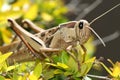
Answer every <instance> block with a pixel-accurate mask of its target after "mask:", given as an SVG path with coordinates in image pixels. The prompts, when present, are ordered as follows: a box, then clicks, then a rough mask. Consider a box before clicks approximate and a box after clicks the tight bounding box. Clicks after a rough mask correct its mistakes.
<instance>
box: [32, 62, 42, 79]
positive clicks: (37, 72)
mask: <svg viewBox="0 0 120 80" xmlns="http://www.w3.org/2000/svg"><path fill="white" fill-rule="evenodd" d="M41 73H42V64H41V63H38V64H37V65H36V67H35V69H34V71H33V74H34V76H35V77H36V78H37V79H38V78H39V77H40V75H41Z"/></svg>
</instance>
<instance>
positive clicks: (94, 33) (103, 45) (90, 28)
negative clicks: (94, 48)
mask: <svg viewBox="0 0 120 80" xmlns="http://www.w3.org/2000/svg"><path fill="white" fill-rule="evenodd" d="M86 27H87V28H89V29H90V30H91V31H92V32H93V33H94V34H95V35H96V36H97V37H98V39H99V40H100V41H101V43H102V44H103V46H104V47H105V46H106V45H105V43H104V41H103V40H102V38H101V37H100V36H99V35H98V34H97V33H96V32H95V31H94V30H93V29H92V28H91V27H88V26H86Z"/></svg>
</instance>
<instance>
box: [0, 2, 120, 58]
mask: <svg viewBox="0 0 120 80" xmlns="http://www.w3.org/2000/svg"><path fill="white" fill-rule="evenodd" d="M118 6H120V4H118V5H116V6H114V7H113V8H111V9H110V10H108V11H106V12H105V13H103V14H102V15H100V16H98V17H97V18H95V19H93V20H92V21H91V22H90V23H88V21H86V20H79V21H70V22H67V23H62V24H60V25H58V26H57V27H54V28H51V29H48V30H43V29H38V27H36V26H35V25H34V24H33V23H32V22H30V21H29V20H24V21H23V23H27V24H28V26H30V27H31V28H32V29H33V30H35V31H36V32H38V33H37V34H35V35H33V34H31V33H29V32H27V31H25V30H24V29H23V28H22V27H21V26H19V25H18V24H17V23H16V22H15V20H13V19H8V21H9V22H10V24H11V27H12V29H13V30H14V32H15V33H16V34H17V35H18V36H19V37H20V39H21V40H22V41H23V43H24V44H25V45H26V46H27V48H28V49H29V50H30V51H31V52H32V53H33V54H34V56H36V57H39V58H40V59H43V57H41V56H39V55H41V54H39V53H43V55H44V56H46V54H45V53H46V52H56V51H61V49H65V50H71V48H72V47H74V46H76V45H77V44H80V45H81V47H82V49H83V51H84V53H86V49H85V47H84V45H83V44H84V43H86V42H87V40H88V39H89V37H90V35H91V32H93V33H94V34H95V35H96V36H97V37H98V38H99V39H100V41H101V42H102V44H103V45H104V46H105V43H104V42H103V40H102V39H101V38H100V37H99V36H98V34H97V33H96V32H95V31H94V30H93V29H92V28H91V27H90V25H91V24H92V23H93V22H95V21H96V20H98V19H99V18H101V17H102V16H104V15H106V14H107V13H108V12H110V11H111V10H113V9H115V8H116V7H118ZM19 43H20V42H19ZM14 44H15V45H18V44H17V43H14ZM24 44H23V45H24ZM25 49H26V48H25V47H24V48H22V50H25ZM0 51H2V48H0ZM21 52H22V51H21ZM22 53H24V52H22ZM28 53H29V51H28Z"/></svg>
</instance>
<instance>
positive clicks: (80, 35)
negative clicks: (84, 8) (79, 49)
mask: <svg viewBox="0 0 120 80" xmlns="http://www.w3.org/2000/svg"><path fill="white" fill-rule="evenodd" d="M91 31H92V32H93V33H94V34H95V35H96V36H97V37H98V39H99V40H100V41H101V42H102V44H103V45H104V46H105V43H104V41H103V40H102V39H101V38H100V36H99V35H98V34H97V33H96V32H95V31H94V30H93V29H92V28H91V27H90V23H88V21H86V20H80V21H78V22H77V23H76V25H75V32H76V39H77V40H78V41H79V43H80V44H83V43H85V42H86V41H87V40H88V39H89V37H90V34H91Z"/></svg>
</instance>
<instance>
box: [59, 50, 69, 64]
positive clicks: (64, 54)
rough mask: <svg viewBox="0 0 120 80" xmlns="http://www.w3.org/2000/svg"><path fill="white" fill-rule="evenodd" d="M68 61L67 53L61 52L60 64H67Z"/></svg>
mask: <svg viewBox="0 0 120 80" xmlns="http://www.w3.org/2000/svg"><path fill="white" fill-rule="evenodd" d="M68 59H69V57H68V53H67V52H65V51H62V53H61V62H62V63H64V64H67V62H68Z"/></svg>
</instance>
